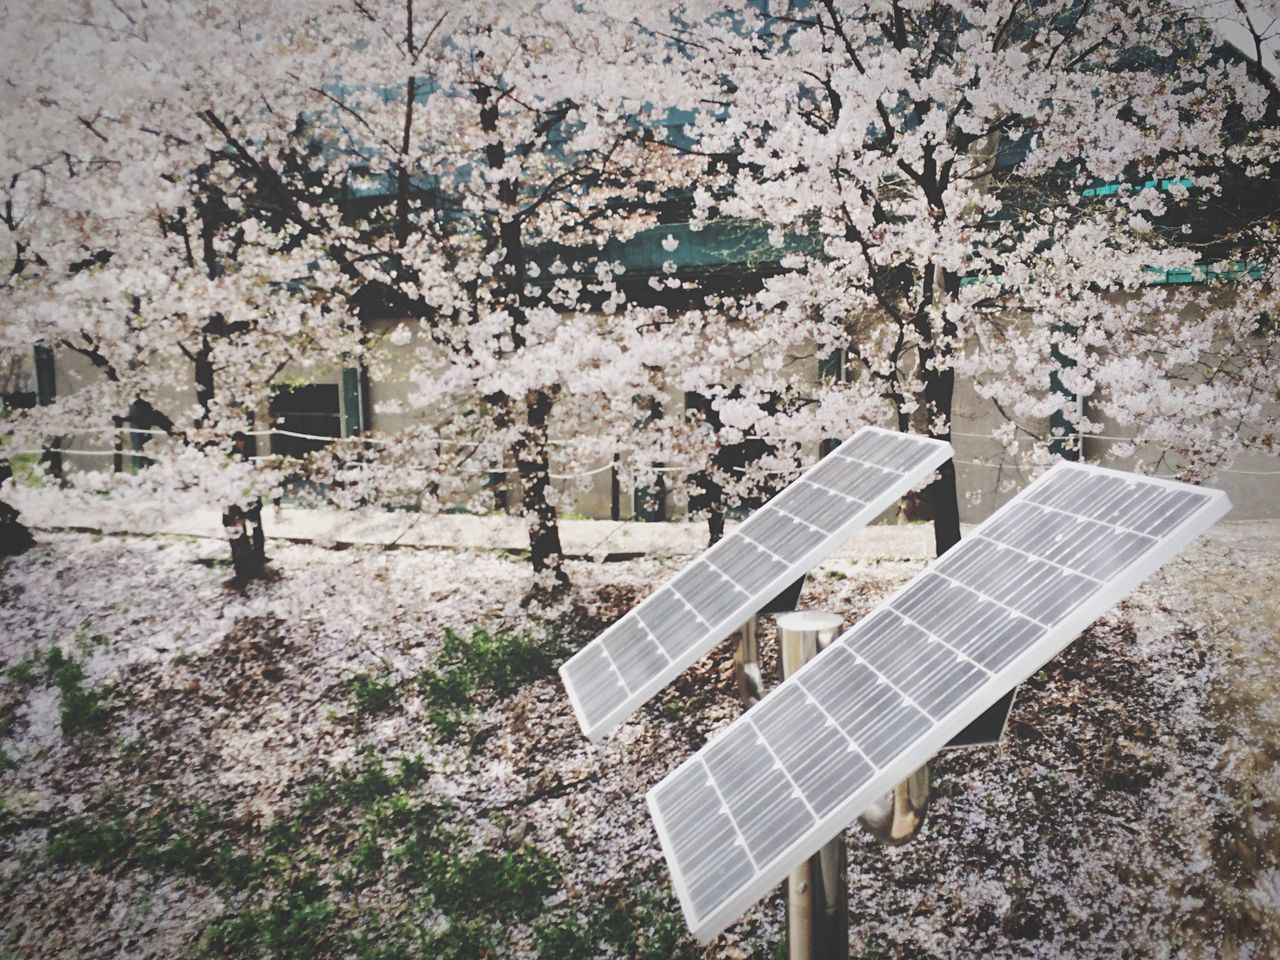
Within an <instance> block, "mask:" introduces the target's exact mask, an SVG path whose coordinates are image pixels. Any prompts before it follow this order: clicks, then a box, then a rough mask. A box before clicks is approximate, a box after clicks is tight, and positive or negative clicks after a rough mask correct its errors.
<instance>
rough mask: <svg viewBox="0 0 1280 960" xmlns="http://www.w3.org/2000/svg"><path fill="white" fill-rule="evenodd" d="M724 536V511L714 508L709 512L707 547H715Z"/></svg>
mask: <svg viewBox="0 0 1280 960" xmlns="http://www.w3.org/2000/svg"><path fill="white" fill-rule="evenodd" d="M723 537H724V511H723V510H712V511H711V512H710V513H708V514H707V548H708V549H710V548H711V547H714V546H715V545H716V544H717V543H719V542H720V540H721V539H722V538H723Z"/></svg>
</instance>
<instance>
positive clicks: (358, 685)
mask: <svg viewBox="0 0 1280 960" xmlns="http://www.w3.org/2000/svg"><path fill="white" fill-rule="evenodd" d="M347 690H348V691H349V692H350V693H351V700H352V703H354V705H355V708H356V712H357V713H363V714H375V713H385V712H386V711H388V710H390V709H391V708H392V707H394V706H395V705H396V704H397V703H399V701H400V693H399V691H398V690H396V685H395V683H394V682H393V681H392V680H390V679H383V678H378V677H373V676H370V675H369V674H367V673H359V674H356V675H355V676H354V677H352V678H351V679H350V680H348V681H347Z"/></svg>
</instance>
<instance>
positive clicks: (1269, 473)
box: [11, 427, 1280, 480]
mask: <svg viewBox="0 0 1280 960" xmlns="http://www.w3.org/2000/svg"><path fill="white" fill-rule="evenodd" d="M102 433H128V434H141V435H145V436H162V437H163V436H169V434H168V433H167V432H166V431H164V430H159V429H148V428H141V427H91V428H88V429H84V430H75V431H72V434H73V435H75V434H102ZM246 435H248V436H254V437H270V436H282V437H293V438H295V439H299V440H319V441H323V442H325V443H332V442H334V441H335V440H356V441H359V442H361V443H374V444H378V445H382V446H386V445H390V444H393V443H395V441H394V440H391V439H388V438H382V437H364V436H359V435H355V436H348V437H332V436H327V435H325V434H316V433H299V432H297V431H294V430H280V429H276V428H271V429H268V430H251V431H246ZM951 436H953V437H965V438H968V439H974V440H990V441H992V442H994V443H999V442H1000V441H999V440H998V439H997V438H995V437H993V436H991V435H990V434H981V433H963V432H961V431H957V430H953V431H952V432H951ZM1069 436H1074V437H1082V438H1083V437H1087V438H1089V439H1091V440H1106V441H1113V442H1117V441H1123V442H1127V443H1138V444H1141V443H1144V442H1145V443H1151V441H1140V440H1138V439H1136V438H1134V437H1120V436H1112V435H1108V434H1101V433H1084V434H1070V435H1069ZM425 442H426V443H428V444H434V445H436V446H455V447H471V448H474V447H477V446H479V441H475V440H445V439H428V440H426V441H425ZM567 445H568V444H567V443H566V442H565V441H561V440H552V441H548V446H553V447H555V446H567ZM49 452H51V453H59V454H72V455H75V456H87V457H115V456H121V457H125V456H127V457H135V458H137V459H141V460H150V461H151V462H153V463H154V462H156V458H155V457H152V456H149V455H148V454H145V453H143V452H141V451H138V450H133V449H129V450H125V449H120V450H81V449H71V448H66V447H58V448H52V447H51V448H49V449H47V450H14V451H11V453H12V454H14V455H36V456H41V455H43V454H45V453H49ZM273 458H274V457H273V455H269V454H264V455H257V456H252V457H249V458H247V459H249V460H253V461H263V460H271V459H273ZM952 462H953V463H956V464H959V465H963V466H970V467H987V468H989V469H1005V468H1010V469H1012V468H1013V467H1014V466H1015V465H1013V464H1003V463H984V462H982V461H979V460H958V459H953V460H952ZM614 465H615V464H614V462H613V461H612V460H610V461H606V462H605V463H603V464H601V465H600V466H598V467H592V468H591V469H589V470H584V471H582V472H579V473H549V474H548V476H549V477H550V478H551V479H552V480H577V479H581V478H583V477H591V476H595V475H597V474H601V473H604V472H605V471H606V470H610V469H612V468H613V467H614ZM811 466H813V464H808V465H806V466H804V467H802V468H801V470H800V472H801V473H803V472H804V471H806V470H808V469H809V468H810V467H811ZM702 469H705V468H703V467H694V466H681V465H672V466H668V465H664V466H660V467H655V468H654V469H653V470H652V472H653V473H657V474H682V473H690V472H695V471H698V470H702ZM732 469H733V470H734V471H735V472H738V473H745V472H746V471H745V468H742V467H734V468H732ZM484 472H486V473H502V474H506V473H508V472H510V471H509V469H508V468H502V467H495V468H491V469H486V470H485V471H484ZM766 472H769V473H785V472H789V471H780V470H775V471H766ZM1216 472H1217V473H1229V474H1235V475H1238V476H1250V477H1275V476H1280V470H1240V469H1236V468H1229V467H1220V468H1218V469H1217V471H1216ZM1165 476H1173V475H1172V474H1167V475H1165Z"/></svg>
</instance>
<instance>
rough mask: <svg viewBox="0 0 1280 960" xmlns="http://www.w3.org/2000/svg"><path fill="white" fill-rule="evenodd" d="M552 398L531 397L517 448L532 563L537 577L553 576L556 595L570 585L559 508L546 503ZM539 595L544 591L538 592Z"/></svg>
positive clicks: (537, 393) (540, 394)
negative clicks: (558, 515) (558, 514)
mask: <svg viewBox="0 0 1280 960" xmlns="http://www.w3.org/2000/svg"><path fill="white" fill-rule="evenodd" d="M550 413H551V397H549V396H548V395H547V393H546V391H544V390H535V391H533V392H532V393H530V394H529V397H528V401H527V409H526V414H525V423H526V425H527V429H526V430H525V432H524V436H523V437H522V438H521V440H520V442H519V443H518V444H517V445H516V451H515V453H516V469H517V471H519V474H520V497H521V505H522V506H523V507H524V515H525V520H526V522H527V523H528V525H529V559H530V560H531V561H532V563H533V572H534V573H535V574H544V573H547V572H550V573H551V575H552V585H551V586H550V588H549V592H550V593H551V594H552V595H557V594H559V593H561V592H563V590H564V588H565V587H567V586H568V585H569V577H568V575H567V574H566V573H565V571H564V558H563V551H562V550H561V547H560V524H559V521H558V518H557V517H556V508H555V507H554V506H552V504H551V503H550V501H549V500H548V499H547V493H548V491H549V490H550V487H551V461H550V457H549V456H548V453H547V417H548V415H549V414H550ZM535 592H538V593H541V592H546V591H545V588H544V590H538V591H535Z"/></svg>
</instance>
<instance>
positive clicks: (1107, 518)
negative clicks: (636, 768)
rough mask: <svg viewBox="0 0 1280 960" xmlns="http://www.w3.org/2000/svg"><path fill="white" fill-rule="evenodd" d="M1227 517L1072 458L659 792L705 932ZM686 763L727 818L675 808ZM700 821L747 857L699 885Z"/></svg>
mask: <svg viewBox="0 0 1280 960" xmlns="http://www.w3.org/2000/svg"><path fill="white" fill-rule="evenodd" d="M890 452H891V451H890V450H889V449H888V448H887V447H879V448H877V449H876V450H874V451H873V455H876V456H881V457H887V456H889V454H890ZM1227 509H1229V503H1228V501H1227V500H1226V497H1225V495H1222V494H1221V493H1220V492H1218V491H1202V490H1198V489H1195V488H1190V487H1187V486H1186V485H1182V484H1172V483H1169V482H1164V481H1151V480H1142V479H1137V478H1130V477H1128V476H1126V475H1122V474H1117V473H1115V472H1113V471H1106V470H1101V469H1099V468H1082V467H1076V466H1066V465H1063V466H1060V467H1058V468H1056V469H1055V470H1053V471H1051V472H1050V473H1049V474H1047V475H1046V476H1045V477H1044V478H1042V480H1041V481H1040V482H1038V483H1037V484H1035V485H1034V486H1033V487H1032V488H1030V489H1029V490H1028V491H1025V492H1024V494H1023V495H1021V496H1019V497H1018V498H1016V499H1015V500H1014V501H1013V502H1011V503H1010V504H1008V505H1007V506H1006V507H1005V508H1003V509H1002V510H1001V511H998V512H997V514H996V515H995V516H993V517H992V518H991V519H990V520H989V521H988V522H987V523H986V524H984V525H982V526H981V527H980V528H979V529H978V530H976V531H975V532H974V533H973V534H971V535H970V537H968V538H967V539H966V540H965V541H963V542H962V543H961V544H959V545H958V546H956V547H955V548H953V549H952V550H951V551H950V552H949V553H948V554H946V555H945V556H944V557H942V558H940V559H939V560H937V561H935V562H934V563H933V564H931V566H930V567H929V569H928V570H927V571H925V572H924V573H923V574H921V575H920V576H919V577H917V578H916V579H914V580H913V581H912V582H911V583H909V584H908V585H907V586H906V587H904V588H903V589H902V590H900V591H899V592H898V593H897V594H895V595H894V596H893V597H891V598H889V599H888V600H887V601H885V603H883V604H882V605H881V606H880V607H879V608H877V609H876V610H875V611H873V612H872V613H871V614H870V615H868V616H867V617H866V618H864V619H863V620H862V621H861V622H859V623H858V624H856V625H855V626H854V627H853V628H852V629H850V630H849V631H847V632H846V633H845V634H844V635H843V636H842V637H840V638H839V639H838V640H837V641H836V642H835V644H833V646H831V647H830V648H829V649H827V650H826V651H825V652H823V653H822V654H820V655H819V656H818V657H817V658H816V659H815V660H813V661H812V662H810V663H809V664H807V665H806V666H805V667H803V668H802V669H801V670H800V671H799V672H798V673H797V674H796V675H795V676H793V677H792V678H790V679H789V680H787V681H786V682H785V683H783V684H782V685H781V686H780V687H778V688H777V689H776V690H775V691H774V692H773V693H771V694H770V695H769V696H767V697H766V698H765V699H764V700H762V701H761V702H760V703H759V704H757V705H756V706H755V707H753V708H752V709H751V710H749V711H748V712H747V713H746V714H745V715H744V716H743V717H742V718H740V719H739V720H738V721H737V722H736V723H735V724H733V725H732V726H731V727H730V728H729V729H728V731H726V732H725V733H724V734H723V735H722V736H721V737H720V738H719V739H716V740H713V741H712V742H710V743H709V744H707V745H706V746H705V747H703V749H702V750H701V751H699V753H698V754H697V755H696V756H695V757H693V758H691V759H690V761H688V762H687V764H686V765H685V766H683V767H680V768H678V769H677V770H676V771H675V772H674V773H672V774H671V775H670V777H668V779H667V780H665V781H663V783H661V784H659V785H658V786H657V787H655V788H654V789H653V790H652V791H651V792H650V794H649V804H650V809H651V811H652V813H653V815H654V820H655V823H656V824H657V827H658V832H659V836H660V838H661V839H662V842H663V848H664V852H665V853H666V856H667V859H668V862H669V864H670V865H671V867H672V874H673V877H675V878H676V887H677V891H678V892H680V894H681V902H682V905H683V907H684V909H685V913H686V917H687V919H688V920H689V923H690V926H691V928H692V929H693V930H694V932H695V933H696V934H698V935H699V936H700V937H701V938H703V939H706V938H707V937H708V936H709V935H710V934H714V933H715V932H718V930H720V929H722V928H723V927H724V926H725V925H726V924H727V923H728V921H729V920H731V919H732V918H733V916H735V915H736V914H737V912H740V910H741V909H742V908H743V907H745V906H746V905H747V904H749V903H750V902H751V901H752V900H754V899H755V898H756V897H758V896H759V895H760V894H761V893H763V892H764V891H766V890H767V889H768V888H769V887H770V886H772V884H774V883H776V882H777V881H778V880H779V879H781V877H782V876H784V875H785V874H786V873H787V871H788V870H790V869H792V868H793V867H794V866H795V865H796V864H798V863H800V862H801V861H802V860H803V859H804V858H805V857H807V856H808V855H810V854H811V853H812V852H813V851H814V850H816V849H818V848H819V847H820V846H821V845H822V844H823V843H825V842H826V841H827V840H829V839H830V837H831V836H832V835H834V834H835V833H836V832H838V831H839V830H840V829H841V828H843V827H844V826H845V825H846V824H848V823H849V822H851V821H852V820H853V819H854V817H856V816H857V814H858V813H859V812H860V811H861V809H863V808H865V806H866V804H867V803H869V802H870V801H871V800H872V799H874V798H875V796H877V795H879V793H880V792H881V791H883V790H886V789H888V788H889V787H891V786H892V785H893V784H894V783H896V782H897V781H898V780H899V779H901V778H902V777H903V776H906V775H907V774H908V773H910V772H911V770H913V769H915V767H916V766H918V765H919V763H920V762H923V761H924V760H925V759H927V757H928V755H930V754H931V753H932V752H934V751H936V749H937V748H939V747H941V746H942V745H943V744H944V743H946V742H947V740H948V739H949V738H950V737H951V736H953V735H954V734H955V733H956V732H958V731H959V730H960V729H963V727H964V726H965V725H966V724H967V723H969V722H970V721H971V720H973V719H974V718H976V717H977V716H978V715H979V714H981V713H982V711H983V710H985V709H987V708H988V707H989V706H990V705H991V704H992V703H994V702H995V701H996V700H999V699H1000V697H1002V696H1004V695H1005V694H1006V693H1007V692H1008V690H1010V689H1012V688H1013V687H1014V686H1016V685H1017V684H1018V683H1020V682H1021V681H1022V680H1023V679H1025V677H1026V676H1028V675H1029V674H1030V673H1031V672H1033V671H1034V670H1035V669H1038V667H1039V665H1040V664H1042V663H1043V662H1044V661H1045V660H1047V659H1049V657H1051V656H1052V655H1053V654H1054V653H1056V652H1057V651H1058V650H1060V649H1061V648H1062V647H1063V646H1065V644H1066V643H1067V642H1068V641H1069V640H1070V639H1071V638H1072V637H1073V636H1074V635H1075V634H1076V633H1077V632H1078V631H1079V630H1080V629H1082V628H1083V627H1084V626H1086V625H1087V624H1088V622H1089V621H1091V620H1092V619H1094V618H1096V616H1097V615H1099V614H1100V613H1101V612H1103V611H1104V610H1105V609H1106V608H1107V607H1108V606H1110V604H1111V603H1114V602H1115V601H1116V600H1117V599H1119V597H1120V596H1123V594H1124V593H1126V592H1128V590H1130V589H1132V587H1133V586H1135V585H1136V584H1137V583H1138V582H1140V581H1141V580H1142V579H1143V578H1145V577H1146V576H1147V575H1149V574H1150V573H1151V572H1152V571H1153V570H1155V569H1156V568H1157V567H1158V566H1159V565H1160V564H1161V563H1162V562H1164V560H1165V559H1167V558H1168V557H1169V556H1172V555H1173V553H1174V552H1176V550H1178V549H1181V547H1182V546H1185V544H1186V543H1187V542H1189V541H1190V539H1191V538H1193V537H1194V536H1196V535H1197V534H1198V533H1200V532H1202V531H1203V530H1204V529H1207V527H1208V526H1210V525H1211V524H1212V523H1213V522H1214V521H1216V520H1217V519H1218V518H1219V517H1220V516H1221V515H1222V514H1223V513H1225V512H1226V510H1227ZM1073 510H1074V511H1076V512H1075V513H1074V514H1072V513H1071V511H1073ZM1155 531H1160V533H1156V532H1155ZM1170 535H1172V536H1170ZM770 761H771V762H770ZM689 770H698V771H700V774H699V775H705V774H709V775H710V779H711V783H712V785H713V786H716V785H719V787H720V790H719V794H717V795H718V796H722V797H723V802H724V809H723V810H721V809H719V808H718V807H717V809H716V810H710V809H704V808H701V807H699V806H698V805H697V804H696V803H691V804H685V805H682V806H681V807H680V808H679V810H678V811H677V810H676V808H675V807H672V806H669V804H668V799H669V797H670V796H671V795H670V793H669V792H668V791H669V789H670V787H669V785H671V784H673V783H676V782H679V781H680V780H681V779H682V778H684V777H685V776H687V775H688V774H687V773H686V771H689ZM722 779H723V781H724V782H723V783H721V780H722ZM713 792H714V791H713ZM700 816H706V817H707V818H708V824H709V826H708V829H709V830H711V831H712V832H717V835H724V827H723V824H720V823H719V822H718V819H717V818H718V817H721V816H727V817H728V818H729V819H730V820H731V821H732V822H733V824H734V829H735V831H736V833H735V836H739V837H742V838H745V840H746V846H747V849H748V850H749V851H750V853H751V856H750V857H749V858H747V859H748V860H749V861H750V862H751V863H750V864H748V863H747V862H746V861H742V860H739V861H735V864H736V865H735V869H734V872H733V874H732V876H729V875H723V876H721V877H720V878H719V881H718V882H716V883H712V882H710V880H709V879H706V877H707V875H706V874H700V876H703V877H704V880H703V882H702V884H701V885H700V886H699V887H698V888H697V891H696V893H694V892H693V889H692V887H687V888H686V887H682V880H681V878H682V877H683V876H684V875H685V874H686V872H687V871H689V870H697V869H699V864H698V863H697V858H696V857H690V856H689V855H688V854H687V853H686V851H685V850H683V849H682V847H681V844H680V843H678V842H676V841H674V840H673V834H672V833H671V831H670V830H669V821H671V820H673V819H679V820H682V821H686V822H685V823H682V825H681V832H682V835H686V836H693V837H695V838H696V842H697V846H696V848H694V847H691V848H690V849H699V850H706V849H709V848H708V846H707V844H708V843H709V841H708V839H707V837H708V836H709V834H706V833H704V834H698V833H697V832H696V831H695V832H694V833H693V834H689V833H688V832H687V831H688V829H689V825H688V823H687V821H688V820H690V819H693V820H697V818H698V817H700ZM735 883H737V884H738V886H736V887H735V886H734V884H735ZM717 898H719V899H717Z"/></svg>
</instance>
